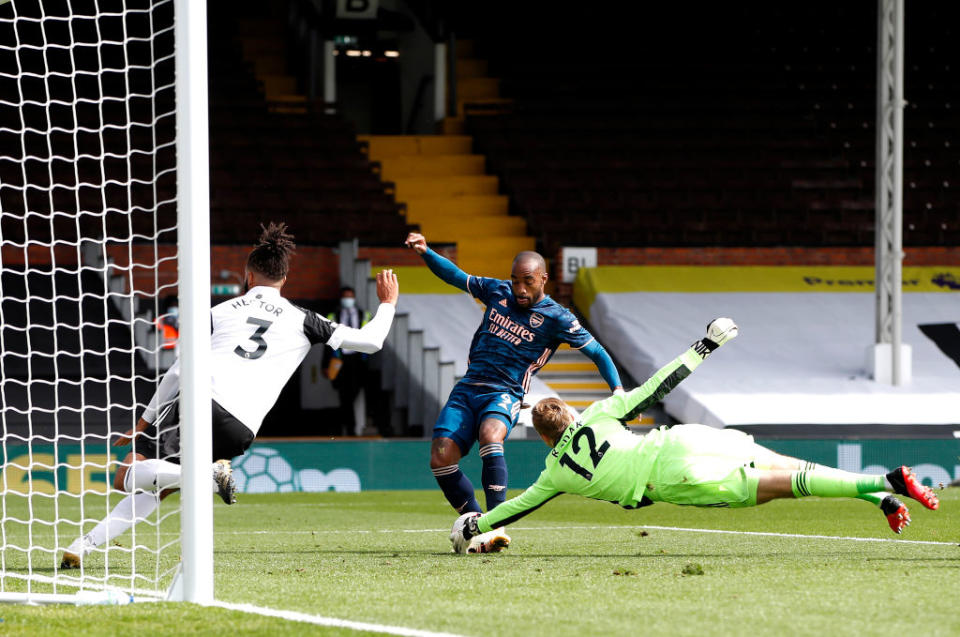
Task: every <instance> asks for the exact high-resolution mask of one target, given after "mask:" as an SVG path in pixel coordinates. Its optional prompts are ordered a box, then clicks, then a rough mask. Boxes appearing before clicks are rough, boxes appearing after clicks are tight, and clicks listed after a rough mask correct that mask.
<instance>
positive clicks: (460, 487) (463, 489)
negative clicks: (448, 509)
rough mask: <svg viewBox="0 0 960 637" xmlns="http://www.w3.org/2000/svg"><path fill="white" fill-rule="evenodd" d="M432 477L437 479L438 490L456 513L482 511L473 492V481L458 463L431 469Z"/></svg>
mask: <svg viewBox="0 0 960 637" xmlns="http://www.w3.org/2000/svg"><path fill="white" fill-rule="evenodd" d="M433 477H434V478H436V479H437V484H439V485H440V490H441V491H443V495H444V496H445V497H446V498H447V502H449V503H450V506H452V507H453V508H454V509H456V510H457V513H467V512H468V511H476V512H477V513H483V511H482V510H481V509H480V503H479V502H477V496H475V495H474V494H473V483H472V482H470V478H468V477H467V476H466V475H464V473H463V471H461V470H460V465H457V464H451V465H447V466H446V467H437V468H436V469H433Z"/></svg>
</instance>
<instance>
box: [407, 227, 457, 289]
mask: <svg viewBox="0 0 960 637" xmlns="http://www.w3.org/2000/svg"><path fill="white" fill-rule="evenodd" d="M405 243H406V246H407V247H408V248H411V249H413V251H414V252H416V253H417V254H419V255H420V256H421V257H422V258H423V262H424V263H426V264H427V267H428V268H430V271H431V272H433V273H434V274H435V275H437V278H439V279H440V280H441V281H443V282H444V283H448V284H450V285H452V286H453V287H455V288H459V289H461V290H463V291H464V292H467V293H469V292H470V290H469V289H468V288H467V280H468V279H469V278H470V277H469V276H468V275H467V273H466V272H464V271H463V270H461V269H460V268H458V267H457V266H456V265H454V263H453V262H452V261H450V259H447V258H446V257H442V256H440V255H439V254H437V253H436V252H434V251H433V250H431V249H430V248H429V247H427V240H426V238H425V237H424V236H423V235H422V234H420V233H419V232H411V233H410V234H408V235H407V240H406V242H405Z"/></svg>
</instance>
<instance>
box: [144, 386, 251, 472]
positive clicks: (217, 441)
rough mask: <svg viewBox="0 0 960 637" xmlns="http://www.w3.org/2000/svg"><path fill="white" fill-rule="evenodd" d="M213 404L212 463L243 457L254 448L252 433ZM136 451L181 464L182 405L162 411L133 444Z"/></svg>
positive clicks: (175, 404)
mask: <svg viewBox="0 0 960 637" xmlns="http://www.w3.org/2000/svg"><path fill="white" fill-rule="evenodd" d="M210 402H211V403H212V409H213V414H212V416H213V418H212V422H211V430H212V432H213V454H212V455H213V457H212V458H211V462H215V461H217V460H224V459H226V460H229V459H230V458H236V457H237V456H242V455H243V453H244V452H245V451H246V450H247V449H248V448H249V447H250V445H251V444H253V438H254V435H253V432H252V431H251V430H250V428H249V427H247V426H246V425H244V424H243V423H242V422H240V421H239V420H237V419H236V417H234V415H233V414H231V413H230V412H228V411H227V410H226V409H224V408H223V407H221V406H220V404H219V403H217V401H215V400H213V401H210ZM133 451H134V452H135V453H139V454H142V455H143V456H145V457H147V458H159V459H161V460H169V461H170V462H173V463H176V464H180V402H179V400H174V401H173V402H172V403H170V404H169V405H167V406H166V407H165V408H163V409H161V410H160V413H159V415H158V416H157V419H156V420H155V421H154V422H153V424H151V425H150V426H149V427H147V428H146V429H145V430H144V431H143V433H142V434H140V435H139V436H137V438H136V440H135V441H134V448H133Z"/></svg>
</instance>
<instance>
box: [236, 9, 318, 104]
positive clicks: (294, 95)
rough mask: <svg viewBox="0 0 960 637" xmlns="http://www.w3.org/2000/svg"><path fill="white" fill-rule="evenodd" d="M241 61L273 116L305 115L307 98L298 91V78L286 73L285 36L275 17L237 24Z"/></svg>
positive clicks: (279, 21) (281, 23)
mask: <svg viewBox="0 0 960 637" xmlns="http://www.w3.org/2000/svg"><path fill="white" fill-rule="evenodd" d="M238 35H239V39H240V46H241V48H242V50H243V59H244V61H245V62H246V63H247V64H250V65H251V66H252V67H253V74H254V76H255V77H256V78H257V81H258V82H260V84H261V85H262V86H263V93H264V97H266V99H267V103H268V104H269V107H270V110H271V111H272V112H274V113H300V114H305V113H307V112H308V109H307V106H308V105H307V96H306V95H302V94H301V93H299V92H298V90H297V78H296V77H295V76H293V75H291V74H289V73H288V72H287V36H286V33H285V27H284V24H283V22H282V21H281V20H280V19H279V18H277V17H261V18H257V19H245V20H239V21H238Z"/></svg>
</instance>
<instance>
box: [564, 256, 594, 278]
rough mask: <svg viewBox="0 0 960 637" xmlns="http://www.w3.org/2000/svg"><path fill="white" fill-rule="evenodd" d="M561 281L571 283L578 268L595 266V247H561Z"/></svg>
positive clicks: (575, 276)
mask: <svg viewBox="0 0 960 637" xmlns="http://www.w3.org/2000/svg"><path fill="white" fill-rule="evenodd" d="M560 254H561V256H560V258H561V259H562V261H563V282H564V283H573V282H574V280H575V279H576V278H577V272H578V271H579V270H580V268H595V267H597V249H596V248H562V249H561V253H560Z"/></svg>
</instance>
